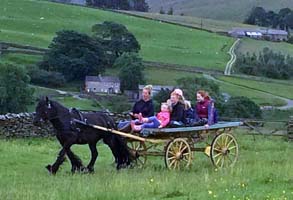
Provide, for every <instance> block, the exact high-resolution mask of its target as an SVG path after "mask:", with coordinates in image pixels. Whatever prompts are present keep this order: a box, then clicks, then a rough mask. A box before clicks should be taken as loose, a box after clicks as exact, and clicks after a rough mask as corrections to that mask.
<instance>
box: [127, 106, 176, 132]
mask: <svg viewBox="0 0 293 200" xmlns="http://www.w3.org/2000/svg"><path fill="white" fill-rule="evenodd" d="M137 121H139V122H140V123H141V125H135V124H136V123H137ZM169 121H170V107H169V106H168V104H167V103H162V105H161V112H159V113H158V114H157V115H156V116H152V117H147V118H143V117H142V116H141V117H140V119H139V120H134V121H132V122H131V128H132V130H133V131H141V129H143V128H164V127H165V126H167V125H168V124H169Z"/></svg>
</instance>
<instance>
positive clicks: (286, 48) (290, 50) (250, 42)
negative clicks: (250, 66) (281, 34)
mask: <svg viewBox="0 0 293 200" xmlns="http://www.w3.org/2000/svg"><path fill="white" fill-rule="evenodd" d="M264 48H269V49H271V50H272V51H273V52H275V53H281V54H283V55H290V56H292V55H293V45H292V44H289V43H286V42H270V41H265V40H254V39H249V38H243V39H241V40H240V43H239V44H238V45H237V48H236V51H235V52H236V54H239V53H241V54H246V53H247V52H249V54H250V55H252V54H253V53H255V54H256V55H258V54H259V52H262V51H263V49H264Z"/></svg>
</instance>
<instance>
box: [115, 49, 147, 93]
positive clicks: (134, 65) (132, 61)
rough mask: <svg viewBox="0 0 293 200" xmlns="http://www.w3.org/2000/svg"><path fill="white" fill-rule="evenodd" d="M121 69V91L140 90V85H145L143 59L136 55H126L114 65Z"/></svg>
mask: <svg viewBox="0 0 293 200" xmlns="http://www.w3.org/2000/svg"><path fill="white" fill-rule="evenodd" d="M114 67H115V68H119V69H120V72H119V79H120V90H121V92H124V91H125V90H138V85H139V84H144V83H145V78H144V75H143V70H144V66H143V64H142V59H141V58H140V57H138V55H137V54H135V53H124V54H123V55H122V56H121V57H119V58H117V60H116V61H115V64H114Z"/></svg>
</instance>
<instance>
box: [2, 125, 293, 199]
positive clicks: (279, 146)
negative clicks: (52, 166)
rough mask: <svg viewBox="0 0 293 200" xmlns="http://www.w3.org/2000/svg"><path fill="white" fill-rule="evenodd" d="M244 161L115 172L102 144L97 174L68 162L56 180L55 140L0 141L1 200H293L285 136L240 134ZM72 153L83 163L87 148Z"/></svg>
mask: <svg viewBox="0 0 293 200" xmlns="http://www.w3.org/2000/svg"><path fill="white" fill-rule="evenodd" d="M236 138H237V140H238V143H239V146H240V155H239V160H238V162H237V163H236V165H235V166H234V168H227V169H215V168H214V167H213V166H212V164H211V161H210V160H209V158H208V157H206V156H205V155H203V154H200V153H196V154H195V155H194V160H193V162H192V167H191V168H190V169H186V170H181V171H169V170H167V169H166V168H165V166H164V164H163V159H162V158H149V159H148V161H147V163H146V165H145V168H143V169H138V168H133V169H123V170H120V171H116V170H115V167H114V166H113V165H112V163H113V157H112V155H111V153H110V151H109V149H108V148H107V147H106V146H105V145H103V144H98V150H99V157H98V160H97V163H96V165H95V167H96V168H95V169H96V171H95V173H94V174H75V175H72V174H71V173H70V166H69V163H68V161H66V162H65V164H64V165H63V166H62V168H61V170H60V171H59V173H58V174H57V175H56V176H50V175H49V174H48V173H47V172H46V170H45V168H44V166H45V165H47V164H48V163H52V162H53V161H54V160H55V157H56V155H57V152H58V150H59V144H58V143H57V141H55V139H54V138H44V139H40V138H34V139H33V138H23V139H1V140H0V152H1V153H0V160H1V165H0V197H1V199H5V200H6V199H13V200H18V199H22V200H26V199H54V200H58V199H62V200H67V199H121V200H123V199H201V200H202V199H227V200H230V199H241V200H243V199H244V200H246V199H247V200H248V199H292V198H293V192H292V191H293V186H292V182H293V172H292V170H291V169H292V167H291V166H292V165H293V161H292V159H289V158H290V157H291V156H290V155H291V152H292V150H293V146H292V143H290V142H287V141H285V140H284V138H281V137H271V136H267V137H263V136H256V138H255V139H256V140H255V141H254V139H253V137H252V136H251V135H244V134H243V132H242V131H240V130H238V131H237V133H236ZM73 150H74V151H75V152H76V153H77V154H78V155H80V156H81V158H82V159H83V160H84V161H87V160H88V159H89V150H88V147H87V146H74V148H73Z"/></svg>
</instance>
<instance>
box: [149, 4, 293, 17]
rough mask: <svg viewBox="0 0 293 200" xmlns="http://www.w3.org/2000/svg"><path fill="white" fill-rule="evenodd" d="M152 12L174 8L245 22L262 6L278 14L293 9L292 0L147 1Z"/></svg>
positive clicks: (195, 14) (179, 11)
mask: <svg viewBox="0 0 293 200" xmlns="http://www.w3.org/2000/svg"><path fill="white" fill-rule="evenodd" d="M147 2H148V4H149V6H150V11H151V12H159V10H160V8H161V7H163V9H164V10H165V12H168V10H169V9H170V7H173V10H174V13H175V14H176V15H180V14H181V13H183V14H184V15H189V16H196V17H202V18H211V19H217V20H230V21H237V22H243V21H244V19H245V18H246V17H247V16H248V14H249V13H250V11H251V9H252V8H253V7H257V6H261V7H263V8H265V9H266V10H273V11H275V12H278V11H279V10H280V9H281V8H292V7H293V2H292V1H291V0H282V1H274V0H258V1H247V0H238V1H231V0H221V1H219V0H197V1H189V0H172V1H171V0H147Z"/></svg>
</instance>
